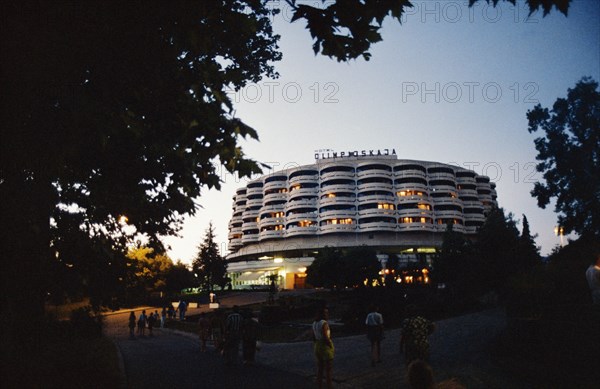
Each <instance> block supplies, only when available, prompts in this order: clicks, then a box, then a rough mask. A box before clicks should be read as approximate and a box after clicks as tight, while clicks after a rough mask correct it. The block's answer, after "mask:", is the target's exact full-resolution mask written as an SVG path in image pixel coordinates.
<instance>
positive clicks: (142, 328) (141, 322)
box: [137, 309, 147, 336]
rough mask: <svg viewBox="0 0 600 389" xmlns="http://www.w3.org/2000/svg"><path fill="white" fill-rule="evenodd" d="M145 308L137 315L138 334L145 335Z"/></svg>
mask: <svg viewBox="0 0 600 389" xmlns="http://www.w3.org/2000/svg"><path fill="white" fill-rule="evenodd" d="M146 319H147V318H146V310H145V309H144V310H143V311H142V313H141V314H140V317H138V322H137V325H138V335H141V336H146Z"/></svg>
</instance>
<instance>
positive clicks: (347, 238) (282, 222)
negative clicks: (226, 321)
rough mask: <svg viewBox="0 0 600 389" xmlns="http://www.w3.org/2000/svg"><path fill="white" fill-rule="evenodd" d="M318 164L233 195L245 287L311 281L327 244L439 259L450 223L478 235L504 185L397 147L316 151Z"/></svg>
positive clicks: (236, 276) (233, 273) (234, 242)
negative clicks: (402, 153)
mask: <svg viewBox="0 0 600 389" xmlns="http://www.w3.org/2000/svg"><path fill="white" fill-rule="evenodd" d="M315 158H316V161H315V163H314V164H312V165H304V166H297V167H293V168H290V169H286V170H282V171H278V172H274V173H271V174H268V175H265V176H262V177H260V178H257V179H254V180H252V181H250V182H248V185H246V186H245V187H242V188H239V189H238V190H237V191H236V193H235V195H234V196H233V215H232V217H231V220H230V222H229V236H228V238H229V250H230V253H229V254H228V255H227V260H228V274H229V276H230V277H231V278H232V284H233V287H234V288H236V289H240V288H250V287H256V286H259V285H267V284H268V283H269V278H268V277H269V276H271V275H276V276H277V277H276V278H277V280H278V281H277V283H278V285H279V287H281V288H285V289H292V288H301V287H304V277H305V271H306V267H307V266H309V265H310V264H311V263H312V261H313V260H314V256H315V254H316V253H318V250H319V249H321V248H323V247H325V246H332V247H337V248H349V247H355V246H361V245H366V246H370V247H372V248H373V249H375V250H376V252H377V253H378V258H379V260H380V262H382V266H384V267H385V263H386V261H387V260H388V259H389V257H390V256H392V255H395V256H397V257H398V259H399V263H400V266H408V265H410V264H411V263H429V264H431V257H432V254H433V253H435V252H436V250H437V249H439V248H440V246H441V244H442V239H443V232H444V231H445V230H446V228H447V225H448V223H451V224H452V225H453V230H454V231H458V232H462V233H464V234H465V235H466V236H467V237H469V236H470V237H474V236H475V234H476V233H477V230H478V229H479V228H480V227H481V226H482V225H483V223H484V221H485V218H486V215H487V213H488V212H489V211H490V210H491V209H492V207H494V206H496V205H497V202H496V190H495V187H496V185H495V184H494V183H492V182H490V179H489V178H488V177H486V176H482V175H478V174H477V173H475V172H474V171H472V170H468V169H464V168H461V167H457V166H453V165H448V164H444V163H439V162H429V161H416V160H404V159H398V158H397V156H396V152H395V150H393V149H385V150H375V151H372V150H368V151H352V152H348V153H333V152H327V153H317V154H315Z"/></svg>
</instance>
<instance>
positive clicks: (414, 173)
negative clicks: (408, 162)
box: [394, 169, 427, 180]
mask: <svg viewBox="0 0 600 389" xmlns="http://www.w3.org/2000/svg"><path fill="white" fill-rule="evenodd" d="M398 178H415V179H419V180H425V179H427V173H425V172H424V171H421V170H416V169H411V170H402V171H397V172H394V179H398Z"/></svg>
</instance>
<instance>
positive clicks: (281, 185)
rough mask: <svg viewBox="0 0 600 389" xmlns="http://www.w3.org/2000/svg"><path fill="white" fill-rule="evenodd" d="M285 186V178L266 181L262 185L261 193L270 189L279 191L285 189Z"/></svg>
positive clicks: (286, 185)
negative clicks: (283, 179)
mask: <svg viewBox="0 0 600 389" xmlns="http://www.w3.org/2000/svg"><path fill="white" fill-rule="evenodd" d="M287 187H288V184H287V180H285V181H271V182H266V183H265V185H264V186H263V193H266V192H268V191H270V190H277V191H279V190H280V189H286V190H287Z"/></svg>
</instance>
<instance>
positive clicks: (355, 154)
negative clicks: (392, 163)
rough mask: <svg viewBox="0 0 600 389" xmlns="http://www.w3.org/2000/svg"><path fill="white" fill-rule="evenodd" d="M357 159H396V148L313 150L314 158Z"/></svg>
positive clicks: (319, 159) (318, 159)
mask: <svg viewBox="0 0 600 389" xmlns="http://www.w3.org/2000/svg"><path fill="white" fill-rule="evenodd" d="M347 158H349V159H359V158H382V159H397V158H398V155H397V154H396V149H370V150H349V151H340V152H338V151H334V150H331V149H324V150H315V160H317V162H318V161H321V160H325V159H347Z"/></svg>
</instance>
